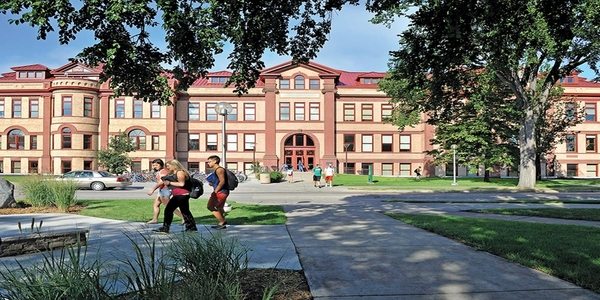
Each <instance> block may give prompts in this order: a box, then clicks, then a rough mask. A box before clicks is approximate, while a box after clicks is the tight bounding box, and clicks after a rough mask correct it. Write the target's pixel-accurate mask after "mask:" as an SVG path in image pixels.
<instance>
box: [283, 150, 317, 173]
mask: <svg viewBox="0 0 600 300" xmlns="http://www.w3.org/2000/svg"><path fill="white" fill-rule="evenodd" d="M284 157H285V158H284V161H285V164H286V165H288V166H292V167H293V168H294V170H300V169H299V166H302V167H303V169H304V171H308V170H311V169H312V168H313V167H314V166H315V150H314V149H309V148H286V149H285V156H284Z"/></svg>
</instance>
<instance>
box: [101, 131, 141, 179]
mask: <svg viewBox="0 0 600 300" xmlns="http://www.w3.org/2000/svg"><path fill="white" fill-rule="evenodd" d="M132 151H135V146H134V144H133V141H132V140H131V138H129V136H127V133H125V132H122V133H119V135H115V136H113V137H111V138H110V142H109V145H108V149H102V150H98V152H97V153H96V158H97V159H98V164H99V165H100V166H103V167H105V168H106V169H107V171H108V172H110V173H115V174H122V173H123V172H125V171H127V169H128V168H129V166H130V165H131V158H130V157H129V156H128V155H127V153H129V152H132Z"/></svg>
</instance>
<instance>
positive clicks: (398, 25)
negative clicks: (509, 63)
mask: <svg viewBox="0 0 600 300" xmlns="http://www.w3.org/2000/svg"><path fill="white" fill-rule="evenodd" d="M11 17H12V18H14V16H10V15H2V14H0V42H2V43H4V46H2V47H0V73H5V72H11V70H10V68H11V67H15V66H21V65H29V64H42V65H45V66H47V67H49V68H51V69H52V68H57V67H60V66H62V65H64V64H66V63H68V59H69V58H70V57H74V56H76V55H77V54H78V53H79V52H80V51H81V49H83V48H84V47H86V46H89V45H92V44H93V43H94V40H93V35H92V34H90V33H88V32H85V33H83V34H81V35H80V36H78V38H77V39H76V40H75V41H72V42H71V43H69V44H68V45H60V44H59V42H58V38H57V35H56V34H53V33H51V34H49V35H48V37H47V39H46V40H38V39H37V29H36V28H33V27H31V26H29V25H27V24H21V25H18V26H17V25H12V24H9V23H8V20H9V19H10V18H11ZM371 18H372V14H370V13H368V12H366V10H365V8H364V6H346V7H344V8H343V9H342V11H340V12H337V13H334V15H333V20H332V30H331V33H330V36H329V40H328V41H327V42H326V44H325V46H324V47H323V48H322V50H321V51H320V52H319V54H318V56H317V57H316V58H315V59H313V61H315V62H317V63H320V64H323V65H326V66H329V67H331V68H334V69H339V70H345V71H365V72H370V71H377V72H385V71H387V70H388V67H387V66H388V59H389V51H393V50H397V49H398V34H399V33H400V32H402V30H404V29H405V28H406V26H407V23H406V20H398V21H397V22H395V23H394V24H393V25H392V27H391V28H387V27H385V26H384V25H375V24H372V23H370V22H369V20H370V19H371ZM157 36H158V35H157ZM153 42H155V43H156V45H157V46H159V47H161V46H162V45H164V41H163V40H162V39H161V38H153ZM230 49H231V48H230V47H229V51H230ZM227 55H228V48H227V47H226V49H225V52H224V53H223V54H220V55H218V56H217V57H216V63H215V67H214V68H213V69H212V70H211V71H221V70H226V69H227V64H228V61H227ZM289 59H290V58H289V57H282V56H279V55H277V54H272V53H267V54H265V56H264V57H263V60H264V62H265V66H266V67H267V68H268V67H271V66H274V65H277V64H280V63H283V62H285V61H288V60H289Z"/></svg>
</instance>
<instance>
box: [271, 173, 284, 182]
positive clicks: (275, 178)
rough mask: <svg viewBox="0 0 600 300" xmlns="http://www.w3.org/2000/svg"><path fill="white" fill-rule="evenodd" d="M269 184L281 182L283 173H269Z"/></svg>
mask: <svg viewBox="0 0 600 300" xmlns="http://www.w3.org/2000/svg"><path fill="white" fill-rule="evenodd" d="M270 175H271V182H281V180H283V173H281V172H279V171H271V173H270Z"/></svg>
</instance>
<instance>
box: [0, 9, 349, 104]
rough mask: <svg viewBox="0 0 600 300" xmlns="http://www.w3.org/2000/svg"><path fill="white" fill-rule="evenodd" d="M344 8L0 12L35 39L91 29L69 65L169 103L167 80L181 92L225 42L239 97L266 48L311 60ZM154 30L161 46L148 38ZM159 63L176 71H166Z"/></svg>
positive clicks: (65, 38)
mask: <svg viewBox="0 0 600 300" xmlns="http://www.w3.org/2000/svg"><path fill="white" fill-rule="evenodd" d="M347 3H350V4H357V3H358V0H266V1H234V0H231V1H230V0H227V1H220V0H209V1H199V0H189V1H179V0H156V1H152V0H135V1H134V0H106V1H91V0H84V1H68V0H64V1H45V0H3V1H0V12H1V13H3V14H6V13H11V14H14V15H16V18H15V19H12V20H11V22H12V23H14V24H24V23H28V24H30V25H32V26H37V27H38V28H39V31H38V32H39V33H38V38H39V39H46V37H47V34H48V32H50V31H54V30H56V29H57V30H58V39H59V41H60V43H62V44H67V43H69V42H71V41H72V40H74V39H75V38H76V37H77V35H78V34H79V33H80V32H81V31H85V30H87V31H91V32H93V33H94V36H95V38H96V41H97V43H96V44H94V45H92V46H90V47H87V48H85V49H83V51H82V52H81V53H79V55H78V56H77V57H76V58H75V60H77V61H80V62H83V63H85V64H87V65H90V66H97V65H102V66H103V72H102V74H101V80H102V81H107V80H110V87H111V88H112V89H113V90H114V91H115V94H117V95H121V94H125V95H133V94H136V95H137V97H138V98H139V99H143V100H144V101H155V100H156V101H159V102H160V103H161V104H169V103H171V101H170V98H171V96H172V95H173V92H172V87H171V86H170V84H169V81H168V77H170V76H171V75H172V76H174V78H175V79H177V80H178V82H179V85H178V88H179V89H182V90H185V89H187V87H189V86H190V85H191V84H192V83H193V82H194V80H195V79H197V78H198V77H200V76H202V75H205V74H206V73H207V71H208V70H209V69H210V68H212V67H213V65H214V56H215V55H216V54H219V53H221V52H222V51H223V46H224V42H229V43H231V44H232V45H233V51H232V52H231V54H230V55H229V59H230V63H229V68H230V69H231V70H232V71H233V75H232V77H231V78H230V81H229V82H228V83H234V84H235V86H236V91H238V93H243V92H245V91H247V90H248V89H249V88H252V87H254V85H255V82H256V80H257V79H258V75H259V73H260V70H261V69H263V68H264V63H263V62H262V60H261V57H262V55H263V54H264V52H265V50H267V49H268V50H271V51H274V52H276V53H277V54H279V55H288V54H289V55H292V57H293V59H294V60H295V61H307V60H308V59H310V58H313V57H315V55H316V54H317V52H318V50H319V49H320V48H321V46H322V45H323V44H324V43H325V41H326V40H327V35H328V33H329V31H330V27H331V13H332V12H333V11H335V10H339V9H341V7H342V6H344V5H345V4H347ZM159 26H162V28H163V29H164V34H165V41H166V49H159V48H158V47H157V46H156V45H154V43H153V41H152V40H151V39H150V38H151V36H150V32H152V31H154V30H156V28H157V27H159ZM290 29H291V30H290ZM292 31H295V35H292V34H291V32H292ZM164 65H175V67H174V68H172V69H170V70H166V69H165V68H163V66H164ZM165 72H169V74H170V75H167V74H165Z"/></svg>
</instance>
